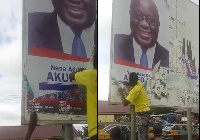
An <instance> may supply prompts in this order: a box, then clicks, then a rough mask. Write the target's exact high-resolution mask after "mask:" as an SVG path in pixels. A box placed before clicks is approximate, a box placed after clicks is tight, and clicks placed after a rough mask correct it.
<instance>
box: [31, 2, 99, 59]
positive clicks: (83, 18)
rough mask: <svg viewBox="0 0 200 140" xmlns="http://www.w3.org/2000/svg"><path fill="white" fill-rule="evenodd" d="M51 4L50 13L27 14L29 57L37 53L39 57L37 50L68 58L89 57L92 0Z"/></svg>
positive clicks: (91, 34)
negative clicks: (64, 55)
mask: <svg viewBox="0 0 200 140" xmlns="http://www.w3.org/2000/svg"><path fill="white" fill-rule="evenodd" d="M51 2H52V5H53V7H54V10H53V12H51V13H45V12H33V13H28V48H29V55H38V54H37V51H40V56H43V54H41V53H42V52H41V51H43V52H44V53H47V51H48V52H49V51H50V53H54V52H62V53H65V54H68V57H71V56H78V57H83V58H90V57H91V56H93V54H91V53H92V52H93V51H94V46H95V39H94V36H95V35H94V32H95V31H94V30H95V29H94V28H96V27H95V20H96V0H80V1H73V0H52V1H51ZM44 56H46V55H44ZM47 56H48V55H47ZM52 58H54V56H52Z"/></svg>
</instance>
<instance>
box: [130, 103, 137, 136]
mask: <svg viewBox="0 0 200 140" xmlns="http://www.w3.org/2000/svg"><path fill="white" fill-rule="evenodd" d="M131 140H136V115H135V105H131Z"/></svg>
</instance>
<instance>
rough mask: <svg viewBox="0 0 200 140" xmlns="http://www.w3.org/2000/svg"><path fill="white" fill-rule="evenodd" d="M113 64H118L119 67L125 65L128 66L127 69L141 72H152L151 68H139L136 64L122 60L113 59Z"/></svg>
mask: <svg viewBox="0 0 200 140" xmlns="http://www.w3.org/2000/svg"><path fill="white" fill-rule="evenodd" d="M115 63H116V64H119V65H125V66H129V67H134V68H138V69H142V70H149V71H152V69H151V68H146V67H143V66H140V65H138V64H135V63H133V62H130V61H126V60H123V59H115Z"/></svg>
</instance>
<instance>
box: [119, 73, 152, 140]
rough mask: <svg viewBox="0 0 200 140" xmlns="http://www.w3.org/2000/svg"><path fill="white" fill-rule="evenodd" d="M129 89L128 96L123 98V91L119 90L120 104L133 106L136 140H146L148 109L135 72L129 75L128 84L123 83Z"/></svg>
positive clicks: (147, 103) (141, 85) (146, 99)
mask: <svg viewBox="0 0 200 140" xmlns="http://www.w3.org/2000/svg"><path fill="white" fill-rule="evenodd" d="M124 84H125V85H126V86H128V87H129V93H128V96H127V97H126V98H125V97H124V95H125V93H124V90H123V89H122V88H119V90H118V91H119V92H120V95H121V99H122V104H123V105H124V106H127V105H129V104H133V103H134V104H135V112H136V115H137V121H138V123H137V124H138V140H147V139H148V131H149V127H148V123H149V119H150V108H149V102H148V97H147V93H146V91H145V88H144V86H143V84H142V83H141V82H140V81H139V80H138V76H137V74H136V73H135V72H132V73H130V74H129V82H128V83H124Z"/></svg>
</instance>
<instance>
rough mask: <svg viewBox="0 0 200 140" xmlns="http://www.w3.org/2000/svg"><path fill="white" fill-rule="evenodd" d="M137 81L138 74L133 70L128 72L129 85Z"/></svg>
mask: <svg viewBox="0 0 200 140" xmlns="http://www.w3.org/2000/svg"><path fill="white" fill-rule="evenodd" d="M137 82H138V75H137V73H135V72H132V73H130V74H129V85H130V86H134V85H136V84H137Z"/></svg>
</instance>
